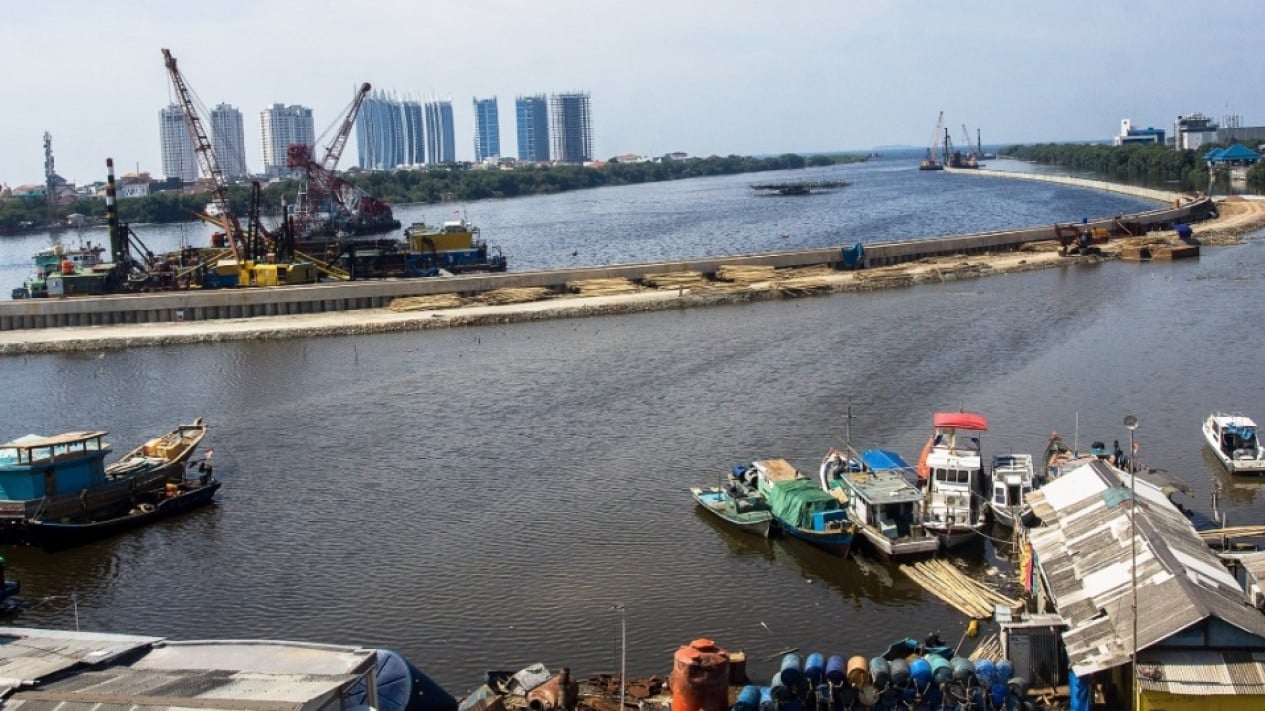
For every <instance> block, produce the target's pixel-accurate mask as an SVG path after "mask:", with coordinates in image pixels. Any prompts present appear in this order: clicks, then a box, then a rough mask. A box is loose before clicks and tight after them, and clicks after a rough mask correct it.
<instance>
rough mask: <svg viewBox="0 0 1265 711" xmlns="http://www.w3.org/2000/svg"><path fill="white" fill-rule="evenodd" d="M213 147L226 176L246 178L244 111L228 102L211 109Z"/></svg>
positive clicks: (217, 163)
mask: <svg viewBox="0 0 1265 711" xmlns="http://www.w3.org/2000/svg"><path fill="white" fill-rule="evenodd" d="M211 147H212V148H213V149H214V150H215V163H216V165H218V166H219V167H220V172H221V173H223V174H224V177H226V178H230V179H231V178H244V177H246V176H248V175H250V171H249V170H247V169H246V134H245V131H244V130H243V128H242V112H240V111H238V110H237V108H236V107H234V106H229V105H228V104H220V105H219V106H216V107H215V108H214V109H211Z"/></svg>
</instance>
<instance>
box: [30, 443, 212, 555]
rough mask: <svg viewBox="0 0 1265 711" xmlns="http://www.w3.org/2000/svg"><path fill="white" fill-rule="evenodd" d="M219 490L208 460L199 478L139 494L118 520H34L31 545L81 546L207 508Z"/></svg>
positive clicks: (189, 478)
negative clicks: (201, 507)
mask: <svg viewBox="0 0 1265 711" xmlns="http://www.w3.org/2000/svg"><path fill="white" fill-rule="evenodd" d="M219 488H220V482H219V481H216V479H215V478H214V476H213V475H212V469H211V466H210V464H209V463H208V462H206V461H205V460H204V461H203V462H202V466H201V469H200V471H199V472H198V476H195V477H188V478H184V479H182V480H181V481H179V482H168V483H167V485H166V486H164V487H163V488H162V489H157V490H152V491H148V492H144V493H141V494H138V495H137V496H136V497H135V499H134V502H133V503H134V505H133V506H132V507H131V508H130V509H128V510H127V511H126V512H124V513H122V514H119V515H117V516H111V517H107V518H97V519H89V520H77V521H76V520H68V521H45V520H40V519H35V520H32V521H30V522H29V523H28V524H27V533H26V537H27V541H28V542H29V543H31V544H33V545H38V546H41V547H43V548H46V549H49V550H60V549H63V548H70V547H72V546H77V545H81V544H84V543H88V542H89V541H95V540H98V539H101V538H105V537H107V536H113V535H115V534H118V533H122V532H124V531H129V530H132V529H134V528H139V527H141V526H144V525H146V524H149V523H153V522H154V521H158V520H160V519H164V518H168V517H170V516H174V515H176V514H179V513H183V512H185V511H189V510H192V509H195V508H198V507H199V506H205V505H206V504H209V503H211V500H212V498H214V496H215V492H216V491H218V490H219Z"/></svg>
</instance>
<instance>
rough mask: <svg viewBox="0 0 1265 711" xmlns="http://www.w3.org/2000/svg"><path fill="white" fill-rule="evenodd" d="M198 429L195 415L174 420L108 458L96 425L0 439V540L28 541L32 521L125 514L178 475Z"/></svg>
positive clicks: (202, 427) (201, 425) (201, 430)
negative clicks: (183, 420) (163, 431)
mask: <svg viewBox="0 0 1265 711" xmlns="http://www.w3.org/2000/svg"><path fill="white" fill-rule="evenodd" d="M206 429H207V428H206V423H205V422H204V421H203V420H202V418H198V419H197V420H195V421H194V422H193V423H192V424H187V425H178V426H177V427H176V428H175V429H174V430H172V431H171V432H168V433H167V434H165V435H162V436H160V437H156V438H154V439H151V440H149V441H147V442H145V443H144V444H142V445H141V446H139V447H137V448H136V449H134V450H132V451H130V452H128V453H127V454H125V455H124V456H123V457H122V458H121V459H119V460H118V461H116V462H113V463H112V464H109V465H107V464H106V463H105V459H106V458H107V457H108V456H109V454H110V452H111V449H110V445H109V444H107V443H106V442H105V440H104V438H105V436H106V434H107V433H106V432H105V431H104V430H94V431H84V432H65V433H62V434H59V435H53V436H50V437H43V436H39V435H27V436H25V437H20V438H18V439H16V440H13V441H12V442H8V443H6V444H0V540H3V541H8V542H16V543H30V542H32V541H30V540H29V539H28V534H29V532H30V531H31V524H32V523H33V522H62V523H88V522H93V521H100V520H104V519H111V518H116V517H118V516H122V515H124V514H126V513H127V512H128V511H130V510H132V509H133V508H135V507H137V506H138V504H139V503H141V502H140V501H139V497H143V496H146V495H148V494H150V493H151V492H155V491H165V490H166V487H167V485H168V484H169V483H175V484H179V483H180V482H182V481H184V480H185V469H186V466H187V464H188V462H189V458H190V457H191V456H192V454H193V452H194V450H195V449H196V448H197V447H198V445H199V444H200V443H201V442H202V439H203V438H204V437H205V436H206Z"/></svg>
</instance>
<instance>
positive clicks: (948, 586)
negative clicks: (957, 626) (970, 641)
mask: <svg viewBox="0 0 1265 711" xmlns="http://www.w3.org/2000/svg"><path fill="white" fill-rule="evenodd" d="M900 571H901V572H902V573H904V574H905V575H906V576H907V577H908V578H909V579H910V580H913V581H914V582H915V583H918V584H919V585H921V586H923V587H924V588H926V589H927V591H928V592H930V593H931V594H932V595H935V596H936V597H938V598H940V599H941V600H943V601H945V602H947V603H948V604H949V605H951V606H952V607H954V608H956V609H957V610H958V611H959V612H961V613H962V614H964V615H966V616H967V617H971V618H975V619H990V618H991V617H992V616H993V610H994V608H995V607H996V606H997V605H1005V606H1006V607H1009V608H1015V607H1018V606H1019V601H1018V600H1012V599H1011V598H1008V597H1006V596H1005V595H1002V594H1001V593H999V592H997V591H996V590H993V589H992V588H990V587H988V586H987V585H984V584H983V583H981V582H979V581H977V580H972V579H971V578H968V577H967V576H966V575H964V574H963V573H962V571H960V570H958V569H957V568H955V567H953V566H952V565H950V564H949V563H948V562H946V561H943V560H928V561H922V562H919V563H914V564H913V565H902V566H900Z"/></svg>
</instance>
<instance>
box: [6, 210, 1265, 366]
mask: <svg viewBox="0 0 1265 711" xmlns="http://www.w3.org/2000/svg"><path fill="white" fill-rule="evenodd" d="M1194 227H1195V239H1196V241H1197V242H1198V243H1199V244H1201V245H1204V246H1223V245H1231V244H1237V243H1239V242H1240V241H1241V240H1240V239H1239V238H1240V237H1241V236H1242V235H1244V234H1248V233H1251V232H1255V231H1257V230H1261V229H1265V202H1262V201H1255V200H1245V199H1242V198H1236V197H1233V196H1232V197H1229V198H1221V199H1219V200H1218V201H1217V217H1215V218H1213V219H1211V220H1206V221H1204V222H1200V223H1196V224H1195V226H1194ZM1177 243H1179V242H1178V240H1177V236H1176V233H1175V232H1173V231H1171V230H1169V231H1166V232H1151V233H1148V234H1146V235H1142V236H1139V237H1125V238H1112V239H1111V240H1110V241H1109V242H1107V243H1105V244H1102V245H1099V246H1100V247H1101V251H1102V254H1101V255H1092V256H1062V255H1060V254H1059V251H1058V250H1059V245H1058V243H1057V242H1054V241H1052V240H1051V241H1041V242H1032V243H1029V244H1026V245H1024V247H1023V248H1022V249H1020V250H1017V251H1010V252H996V253H986V254H979V255H951V256H946V257H933V258H926V259H921V260H917V261H913V262H906V263H901V264H897V265H893V266H884V267H874V268H869V269H863V270H856V271H837V270H834V269H831V268H829V267H810V268H796V269H777V270H774V269H773V268H772V267H769V268H767V270H765V271H757V270H754V269H749V270H744V271H746V272H747V273H745V274H738V275H736V276H734V277H733V278H732V280H728V281H715V282H708V281H706V280H703V279H701V278H696V277H697V276H698V275H697V274H695V273H677V274H665V275H661V277H660V278H658V279H656V280H649V279H648V280H647V281H648V282H649V283H652V284H656V286H651V287H647V286H638V285H635V284H633V283H632V282H626V283H625V284H618V283H607V284H602V285H585V284H582V283H581V284H577V285H576V288H575V289H573V290H572V291H575V292H578V293H568V294H561V295H558V294H552V295H548V296H546V295H544V294H542V293H540V292H539V291H534V290H530V289H516V290H514V289H507V290H503V292H502V293H499V294H494V293H491V292H489V293H488V294H487V295H486V296H485V298H484V299H482V300H480V299H479V298H469V299H466V298H461V297H459V296H457V295H456V294H437V295H435V296H434V297H428V299H429V300H428V299H427V298H422V299H396V301H395V302H393V303H392V307H390V308H376V309H361V310H357V311H336V312H323V313H310V314H292V315H285V316H261V317H254V318H240V319H216V320H207V321H189V322H160V323H138V324H120V325H110V326H71V327H60V328H46V329H27V330H16V331H2V332H0V355H10V356H12V355H30V354H39V353H65V352H79V351H93V350H100V351H104V350H124V349H130V348H141V347H152V346H173V345H183V344H196V343H219V342H228V341H241V340H278V339H291V338H312V337H323V336H356V335H365V334H374V333H396V332H402V331H423V330H429V329H434V328H455V327H467V326H486V325H497V324H507V323H520V322H526V321H540V320H547V319H560V318H579V317H589V316H605V315H619V314H631V313H642V312H647V311H661V310H667V309H676V308H694V307H700V306H714V305H723V304H734V303H745V302H751V301H766V300H773V299H784V298H801V297H807V296H818V295H831V294H846V293H855V292H865V291H872V290H875V289H889V288H897V287H907V286H916V285H920V284H934V283H943V282H947V281H956V280H960V279H976V278H983V277H987V276H993V275H998V274H1011V273H1016V272H1023V271H1032V270H1037V269H1048V268H1053V267H1059V266H1073V265H1076V264H1082V263H1087V262H1088V263H1093V262H1099V261H1102V260H1104V259H1119V258H1121V254H1122V252H1124V251H1125V250H1127V249H1130V248H1133V249H1134V250H1136V249H1137V248H1138V247H1144V246H1155V245H1167V244H1177ZM601 281H603V282H614V281H616V280H601ZM589 287H594V288H589ZM586 290H589V291H590V293H585V291H586ZM593 291H596V292H597V293H596V294H594V293H592V292H593ZM444 297H447V298H444ZM489 301H490V303H489Z"/></svg>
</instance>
